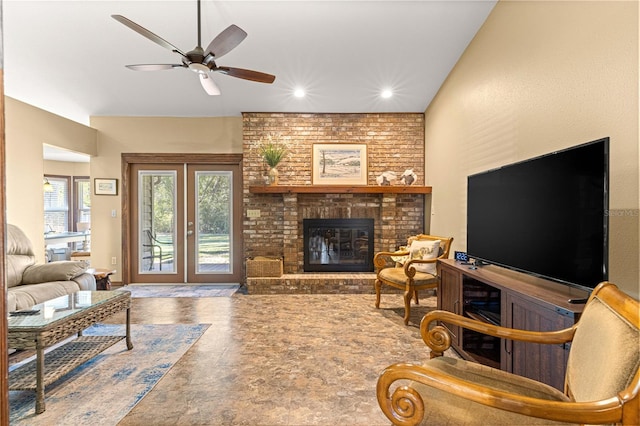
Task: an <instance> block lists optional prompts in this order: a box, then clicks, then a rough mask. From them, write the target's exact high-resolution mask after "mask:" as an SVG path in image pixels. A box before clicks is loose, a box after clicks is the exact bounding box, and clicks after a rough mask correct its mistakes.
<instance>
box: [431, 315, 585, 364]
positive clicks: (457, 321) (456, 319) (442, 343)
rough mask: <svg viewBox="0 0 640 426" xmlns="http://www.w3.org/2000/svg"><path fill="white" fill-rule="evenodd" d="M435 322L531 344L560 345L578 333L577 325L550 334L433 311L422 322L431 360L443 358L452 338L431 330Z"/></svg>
mask: <svg viewBox="0 0 640 426" xmlns="http://www.w3.org/2000/svg"><path fill="white" fill-rule="evenodd" d="M434 321H442V322H446V323H449V324H452V325H457V326H460V327H463V328H467V329H469V330H473V331H477V332H480V333H484V334H488V335H490V336H495V337H500V338H503V339H509V340H518V341H522V342H530V343H545V344H560V343H566V342H570V341H571V340H573V335H574V334H575V331H576V326H575V325H574V326H573V327H570V328H565V329H564V330H557V331H549V332H540V331H527V330H519V329H515V328H507V327H501V326H498V325H493V324H489V323H486V322H482V321H477V320H474V319H471V318H466V317H463V316H461V315H458V314H454V313H452V312H447V311H440V310H437V311H431V312H427V314H426V315H425V316H424V317H423V318H422V321H421V322H420V334H421V335H422V340H424V342H425V343H426V344H427V346H429V348H430V349H431V358H434V357H437V356H442V353H443V352H444V351H445V350H447V349H448V348H449V346H450V345H451V338H450V336H449V333H448V332H447V330H446V329H445V328H444V327H442V326H435V327H433V328H431V329H430V325H431V323H432V322H434Z"/></svg>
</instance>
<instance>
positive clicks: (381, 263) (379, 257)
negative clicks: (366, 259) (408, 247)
mask: <svg viewBox="0 0 640 426" xmlns="http://www.w3.org/2000/svg"><path fill="white" fill-rule="evenodd" d="M408 255H409V252H408V251H379V252H377V253H376V254H375V256H373V264H374V266H375V267H376V268H378V269H382V268H384V267H385V266H387V264H388V262H390V261H391V260H392V259H391V256H394V257H395V256H408Z"/></svg>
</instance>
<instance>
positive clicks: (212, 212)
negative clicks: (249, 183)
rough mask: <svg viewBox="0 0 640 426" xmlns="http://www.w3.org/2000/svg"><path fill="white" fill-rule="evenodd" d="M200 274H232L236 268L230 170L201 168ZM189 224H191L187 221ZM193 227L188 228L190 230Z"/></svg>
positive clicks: (198, 204)
mask: <svg viewBox="0 0 640 426" xmlns="http://www.w3.org/2000/svg"><path fill="white" fill-rule="evenodd" d="M195 180H196V185H195V189H196V194H195V200H196V223H197V224H198V226H197V229H196V230H195V232H196V235H195V241H196V250H195V251H196V257H197V261H196V265H195V273H196V274H203V273H204V274H229V273H231V272H233V270H232V265H233V262H232V258H231V253H232V250H231V244H232V239H231V229H232V227H233V223H232V220H231V208H232V204H231V201H232V194H231V188H232V174H231V172H229V171H197V172H195ZM187 226H189V224H187ZM189 232H190V229H187V234H188V233H189Z"/></svg>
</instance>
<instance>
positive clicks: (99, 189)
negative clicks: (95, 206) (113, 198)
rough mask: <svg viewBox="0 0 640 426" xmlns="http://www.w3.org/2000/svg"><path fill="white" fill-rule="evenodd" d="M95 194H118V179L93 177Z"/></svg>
mask: <svg viewBox="0 0 640 426" xmlns="http://www.w3.org/2000/svg"><path fill="white" fill-rule="evenodd" d="M93 192H94V194H95V195H118V179H103V178H95V179H93Z"/></svg>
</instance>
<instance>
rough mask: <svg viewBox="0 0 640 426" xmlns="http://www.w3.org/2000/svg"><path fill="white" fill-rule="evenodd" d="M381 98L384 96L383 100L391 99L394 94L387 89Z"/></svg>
mask: <svg viewBox="0 0 640 426" xmlns="http://www.w3.org/2000/svg"><path fill="white" fill-rule="evenodd" d="M380 96H382V97H383V98H385V99H387V98H390V97H391V96H393V92H392V91H391V89H385V90H383V91H382V93H381V94H380Z"/></svg>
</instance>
